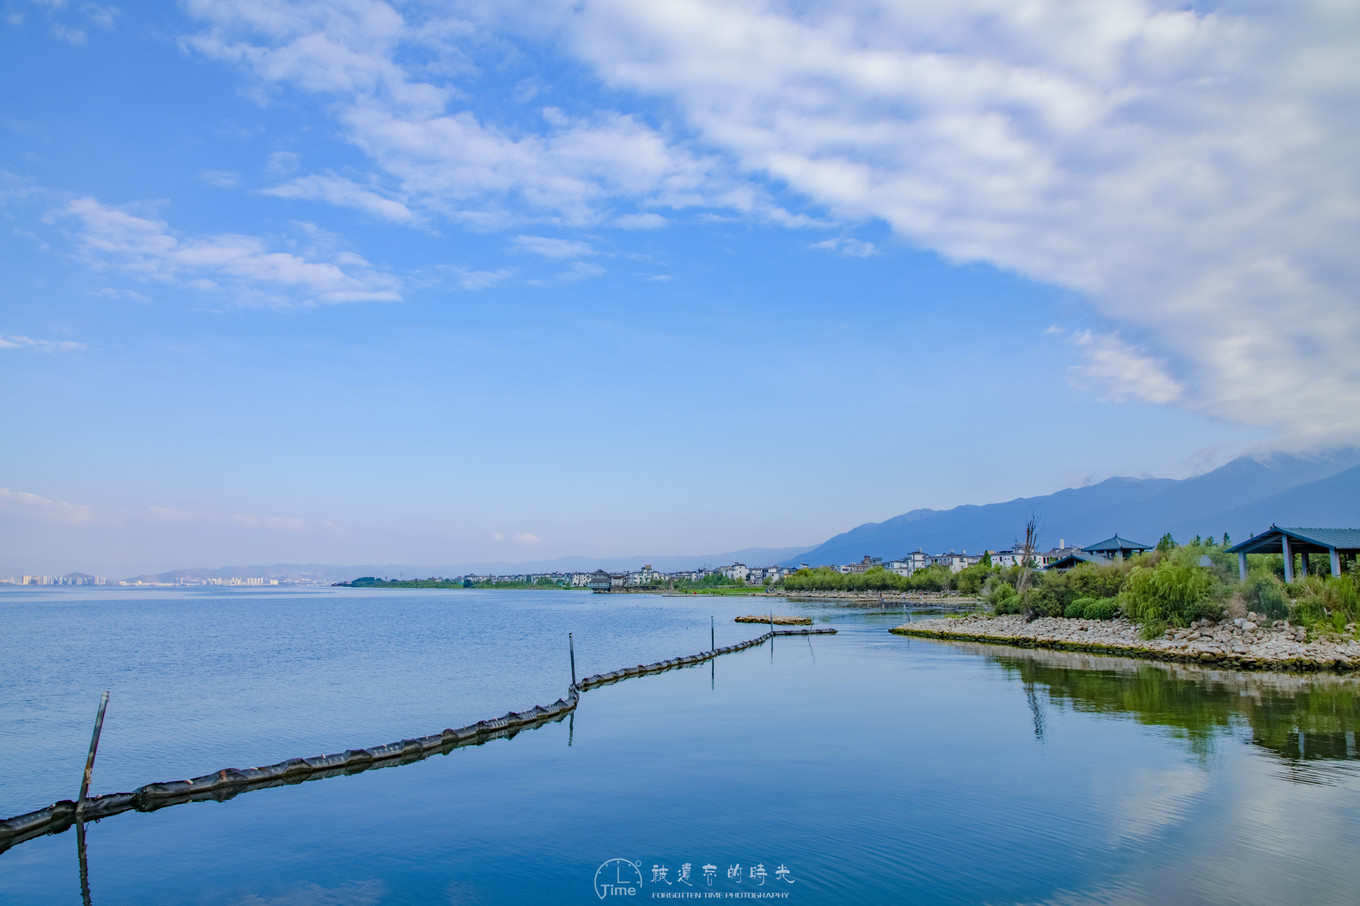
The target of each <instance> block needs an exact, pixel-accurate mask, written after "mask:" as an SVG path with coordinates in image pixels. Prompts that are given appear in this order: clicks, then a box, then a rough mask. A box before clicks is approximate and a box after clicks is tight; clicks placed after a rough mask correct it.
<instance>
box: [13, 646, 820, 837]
mask: <svg viewBox="0 0 1360 906" xmlns="http://www.w3.org/2000/svg"><path fill="white" fill-rule="evenodd" d="M835 632H836V630H835V629H832V628H829V627H828V628H824V629H778V630H771V631H770V632H767V633H765V634H764V635H762V636H759V637H757V638H754V639H750V640H749V641H745V642H738V643H737V644H735V645H728V646H727V647H725V648H714V649H712V650H710V651H705V652H703V653H701V654H692V655H690V656H688V657H678V658H671V659H669V660H665V661H658V662H656V663H654V664H646V665H643V664H639V665H638V666H636V667H625V668H623V669H622V670H614V671H612V672H610V673H599V674H596V675H595V676H588V677H586V678H585V679H583V680H581V681H580V683H576V682H575V679H576V652H575V647H574V646H572V650H571V660H572V665H571V666H572V685H571V686H570V687H569V688H568V689H567V695H566V697H565V698H559V699H558V700H557V701H555V702H553V703H552V704H551V705H548V706H547V707H544V706H542V705H535V706H534V707H533V708H531V709H529V710H527V711H511V712H510V713H508V714H506V715H504V716H503V717H497V718H494V719H492V720H479V721H477V723H475V724H469V725H467V726H465V727H459V728H458V729H456V730H455V729H446V730H444V731H443V732H442V733H436V734H434V735H431V736H421V737H418V738H415V739H403V740H401V741H400V742H392V743H388V744H387V745H383V746H374V747H373V748H368V749H349V750H347V751H344V752H337V753H336V754H333V755H317V756H314V757H312V758H290V759H288V760H287V761H280V762H279V763H278V764H271V765H266V766H264V767H259V768H245V769H238V768H223V769H222V770H220V771H217V772H215V773H212V774H204V775H203V776H202V777H195V778H193V779H192V780H173V781H170V782H168V783H148V784H146V785H145V786H142V787H138V788H137V789H136V790H133V791H132V792H131V793H109V794H106V795H103V796H89V797H86V795H85V791H86V788H85V786H84V785H82V789H81V796H80V802H79V803H77V802H73V801H71V800H70V799H62V800H60V801H58V802H54V803H52V804H51V805H49V806H47V808H42V809H38V810H37V811H35V812H28V813H27V814H23V815H16V816H15V817H13V818H6V819H4V820H0V853H2V852H4V851H5V850H7V849H9V848H10V847H11V846H16V845H17V844H19V843H23V842H24V841H26V840H31V839H33V838H35V837H41V836H44V835H46V834H59V833H62V832H63V831H66V830H68V829H69V828H70V827H71V825H72V824H75V823H76V822H77V821H82V822H83V821H92V820H98V819H100V818H108V817H110V816H112V815H118V814H122V813H123V812H130V811H138V812H152V811H155V810H156V809H161V808H165V807H166V806H170V805H182V804H183V803H186V802H206V801H214V802H225V801H226V800H228V799H231V798H233V797H235V796H239V795H240V794H241V793H245V792H248V791H250V790H260V789H267V788H269V787H277V786H287V785H290V784H295V783H304V782H306V781H309V780H323V779H325V778H327V777H338V776H342V775H346V774H358V773H360V772H361V771H368V770H373V769H375V768H385V767H393V766H396V765H402V764H411V763H412V762H415V761H421V760H423V759H426V758H429V757H430V756H431V755H447V754H448V753H449V752H452V751H453V750H454V749H457V748H461V747H463V746H474V745H482V744H483V743H486V742H490V741H491V740H493V739H509V738H510V737H512V736H514V735H516V734H517V733H519V732H520V731H521V730H530V729H535V728H537V727H541V726H543V725H544V724H547V723H552V722H554V721H559V720H561V719H562V718H564V717H566V716H567V715H568V714H570V713H571V712H572V711H575V710H576V705H577V704H578V703H579V701H580V698H581V693H582V692H584V691H586V690H588V689H594V688H596V687H597V686H607V685H610V684H613V683H617V682H620V681H621V680H625V679H630V678H632V677H635V676H645V675H647V674H650V673H663V672H665V671H667V670H674V669H676V668H678V667H689V666H692V665H694V664H699V663H703V662H704V661H709V660H712V659H713V658H715V657H718V656H720V655H724V654H732V653H733V652H736V651H742V650H744V649H746V648H751V647H754V646H756V645H760V644H763V643H764V642H767V641H769V640H770V639H772V638H774V637H775V636H777V635H834V634H835ZM105 696H106V698H105V699H104V700H103V702H101V705H100V709H99V717H100V718H101V720H100V721H99V722H100V723H101V724H102V722H103V721H102V718H103V715H104V703H106V702H107V693H105ZM97 740H98V732H97V731H96V736H95V742H93V743H92V744H91V749H90V759H89V761H90V762H93V760H94V746H95V745H96V744H97ZM85 778H86V784H88V782H89V767H88V766H87V768H86V775H85Z"/></svg>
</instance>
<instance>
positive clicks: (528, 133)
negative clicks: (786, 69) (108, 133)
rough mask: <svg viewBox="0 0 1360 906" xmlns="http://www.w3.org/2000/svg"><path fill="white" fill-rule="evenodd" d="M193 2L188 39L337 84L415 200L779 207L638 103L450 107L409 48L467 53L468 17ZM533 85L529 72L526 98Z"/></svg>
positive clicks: (357, 137) (492, 223) (446, 211)
mask: <svg viewBox="0 0 1360 906" xmlns="http://www.w3.org/2000/svg"><path fill="white" fill-rule="evenodd" d="M188 8H189V11H190V12H191V14H193V15H195V16H196V17H198V18H199V19H200V20H202V21H204V22H205V23H206V26H207V27H206V30H205V31H203V32H201V33H199V34H197V35H192V36H190V37H188V38H186V39H185V44H186V46H188V47H191V48H193V49H195V50H197V51H198V52H200V53H202V54H204V55H205V56H208V57H211V58H214V59H218V60H222V61H225V62H229V63H231V64H233V65H237V66H240V67H241V68H243V69H244V70H245V71H247V72H248V73H250V74H251V75H252V76H253V77H254V78H256V79H257V80H259V82H260V83H261V84H262V85H263V86H265V87H266V88H271V89H272V88H281V87H295V88H298V89H301V90H303V91H308V92H313V93H316V94H320V95H323V96H326V97H330V98H335V99H336V102H335V104H334V106H333V107H332V108H331V109H332V110H334V111H335V114H336V116H337V117H338V119H339V121H340V123H341V124H342V126H343V128H344V129H345V130H346V132H347V137H348V139H349V141H351V142H352V143H353V144H354V145H356V146H357V147H359V148H360V149H361V150H362V151H363V152H364V153H365V154H367V155H368V157H369V158H370V159H371V160H372V161H373V162H374V164H375V165H376V166H377V168H378V171H379V173H380V174H381V176H382V178H383V179H385V180H386V181H387V182H388V183H389V184H390V190H389V193H388V194H390V195H398V196H400V197H402V198H403V199H404V200H405V203H406V205H407V206H408V207H415V208H417V209H423V210H428V211H429V212H431V213H432V214H437V215H439V216H442V217H446V218H448V219H451V220H456V221H458V222H460V223H463V224H465V225H468V226H472V227H477V228H491V227H501V226H504V225H507V224H512V223H522V222H526V221H533V220H548V221H553V222H559V223H567V224H586V223H595V222H599V221H600V220H601V219H602V218H603V217H604V216H605V214H606V212H607V210H608V208H609V207H610V204H609V203H610V200H611V199H615V198H621V199H626V200H628V201H629V202H630V203H631V204H638V203H639V202H643V203H646V204H648V205H651V206H659V207H671V208H680V207H689V206H716V207H723V208H732V209H735V210H738V211H741V212H749V213H754V214H757V215H767V214H768V215H770V216H778V212H777V210H776V209H775V208H774V206H772V205H770V204H769V202H768V201H767V200H765V198H764V193H763V192H762V191H760V190H758V189H756V188H754V187H752V186H749V185H743V184H742V183H741V182H740V181H738V180H736V179H734V178H732V176H731V175H730V173H729V172H728V167H727V165H726V164H725V163H724V162H722V161H721V160H720V159H719V158H718V157H716V156H712V155H700V154H695V153H693V152H691V151H688V150H686V149H685V148H682V147H680V146H679V145H677V144H676V143H675V142H674V141H673V140H672V139H671V138H670V137H668V136H667V135H666V134H664V133H663V132H661V131H659V130H657V129H655V128H653V127H652V126H650V125H648V124H646V123H645V122H643V121H642V120H640V119H639V118H637V117H634V116H630V115H625V114H622V113H618V112H614V111H600V112H597V113H595V114H593V115H589V116H573V115H569V114H567V113H564V112H563V111H561V110H559V109H556V108H552V107H547V108H544V109H543V110H542V111H541V116H542V125H541V128H540V129H538V130H534V129H529V128H525V127H523V126H518V127H515V128H508V127H505V128H502V127H498V126H496V125H494V124H491V123H488V122H485V121H484V120H483V119H481V118H479V117H478V116H476V115H474V114H473V113H472V112H470V111H468V110H459V109H456V108H454V107H452V106H451V105H452V101H453V100H455V95H454V92H453V91H451V90H450V89H449V88H447V87H444V86H442V85H435V84H432V83H431V82H428V81H422V80H421V78H422V77H423V76H424V75H425V74H427V73H428V70H429V67H423V68H422V69H421V70H420V71H419V72H420V75H416V74H413V73H412V72H411V71H408V68H407V67H405V66H404V65H402V63H400V62H398V61H399V60H400V59H402V58H403V55H404V54H406V52H407V51H408V50H410V49H412V48H415V49H418V50H421V51H423V53H422V54H421V56H422V58H425V57H428V56H429V55H430V52H431V51H433V52H434V53H435V54H436V57H437V58H438V59H439V60H441V61H446V62H447V61H449V60H450V59H453V58H456V57H457V50H456V48H454V47H453V46H452V45H451V44H450V43H449V41H448V40H447V36H448V35H462V34H466V33H467V32H468V27H467V26H466V25H464V24H463V23H461V22H459V21H458V20H450V19H445V20H440V19H438V18H437V17H435V16H430V17H429V18H426V19H423V20H422V21H419V22H416V23H414V24H413V23H411V22H408V21H406V19H405V18H404V17H403V16H402V14H401V13H399V12H397V10H395V9H393V8H392V7H391V6H388V5H387V4H384V3H378V2H362V0H355V2H351V3H348V4H344V5H336V4H329V3H314V2H296V3H278V4H270V5H268V6H264V5H259V4H240V3H228V2H218V0H191V2H189V3H188ZM542 12H544V11H542V10H540V11H539V13H542ZM454 62H456V60H454ZM436 68H438V67H436ZM534 87H535V86H534V85H533V84H532V83H526V84H523V85H521V86H520V88H521V90H519V91H518V92H517V94H518V96H519V97H520V98H521V99H522V101H527V100H528V99H530V98H531V97H532V95H533V94H534V93H535V92H534V90H533V89H534ZM658 216H660V215H658ZM790 216H792V215H790Z"/></svg>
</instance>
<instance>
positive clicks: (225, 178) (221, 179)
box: [198, 170, 241, 189]
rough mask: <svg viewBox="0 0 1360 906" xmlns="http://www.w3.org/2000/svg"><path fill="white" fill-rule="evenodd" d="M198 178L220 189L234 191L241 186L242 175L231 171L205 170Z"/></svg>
mask: <svg viewBox="0 0 1360 906" xmlns="http://www.w3.org/2000/svg"><path fill="white" fill-rule="evenodd" d="M198 178H199V179H201V180H203V181H204V182H206V183H207V184H208V185H210V186H215V187H216V188H219V189H234V188H236V187H237V186H239V185H240V184H241V174H239V173H233V172H232V171H230V170H203V171H202V172H200V173H199V174H198Z"/></svg>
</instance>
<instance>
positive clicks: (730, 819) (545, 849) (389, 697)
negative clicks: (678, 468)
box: [0, 587, 1360, 906]
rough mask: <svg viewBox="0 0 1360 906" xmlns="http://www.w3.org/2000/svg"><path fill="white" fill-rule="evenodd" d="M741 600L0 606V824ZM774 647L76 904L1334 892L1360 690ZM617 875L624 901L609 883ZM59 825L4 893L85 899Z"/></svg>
mask: <svg viewBox="0 0 1360 906" xmlns="http://www.w3.org/2000/svg"><path fill="white" fill-rule="evenodd" d="M770 606H771V604H770V602H769V601H768V600H765V599H740V598H735V599H734V598H716V597H694V596H690V597H661V596H652V595H612V596H607V595H591V594H588V593H578V592H551V591H437V590H412V591H390V590H363V591H361V590H351V589H341V588H334V589H333V588H324V589H289V588H284V589H185V590H179V589H128V588H71V589H63V588H40V589H30V588H18V587H11V588H0V626H3V643H2V645H3V647H0V655H3V657H0V816H9V815H15V814H19V813H22V812H27V811H30V810H33V809H36V808H40V807H42V806H45V805H47V804H49V803H51V802H53V801H54V800H57V799H71V798H74V797H75V795H76V792H77V790H78V788H79V784H80V776H81V773H82V770H83V768H84V761H85V755H86V751H87V749H88V745H89V735H90V730H91V727H92V725H93V721H94V715H95V711H96V709H97V706H98V701H99V693H100V692H101V691H103V690H106V689H107V690H109V692H110V693H111V697H110V704H109V709H108V715H107V718H106V722H105V726H104V732H103V737H102V739H101V742H100V748H99V757H98V760H97V762H96V764H95V768H94V778H93V783H92V786H91V792H92V793H96V794H97V793H109V792H115V791H121V790H131V789H134V788H136V787H138V786H140V785H142V784H144V783H148V782H152V781H166V780H178V779H183V778H187V777H193V776H197V775H201V774H205V773H208V772H210V771H213V770H215V769H218V768H224V767H248V766H253V765H263V764H269V763H273V762H277V761H281V760H283V759H286V758H292V757H301V756H310V755H318V754H323V753H329V752H337V751H343V750H345V749H347V748H354V747H359V746H372V745H379V744H382V743H387V742H391V741H395V740H400V739H403V738H407V737H412V736H420V735H424V734H428V733H436V732H438V731H440V730H442V729H444V728H445V727H457V726H461V725H463V724H467V723H471V722H474V721H477V720H479V719H483V718H491V717H497V716H500V715H501V714H504V713H505V712H506V711H509V710H520V709H523V708H529V707H532V706H533V705H535V704H548V703H551V702H552V701H554V700H555V699H557V698H559V697H561V696H562V695H564V694H565V692H566V690H567V687H568V684H569V682H570V665H569V660H568V649H567V634H568V633H569V632H570V633H571V634H572V636H573V639H574V643H575V652H576V663H577V673H578V676H580V677H585V676H587V675H590V674H593V673H600V672H604V671H608V670H613V669H616V668H618V667H625V666H633V665H636V664H644V663H651V662H653V661H657V660H661V659H664V658H669V657H675V656H680V655H687V654H693V653H697V652H700V651H703V650H705V649H707V648H708V646H709V633H710V617H714V618H715V622H716V636H717V644H718V645H720V646H721V645H726V644H731V643H733V642H736V641H741V640H745V639H748V638H751V637H754V636H758V635H760V634H761V633H762V632H763V631H764V628H763V627H762V626H759V625H747V624H738V623H734V622H733V621H732V620H733V617H734V616H736V615H738V614H742V613H752V612H760V611H762V610H768V608H769V607H770ZM773 606H774V608H775V610H776V612H778V613H786V614H799V615H804V616H809V617H811V618H812V619H813V620H814V621H815V623H816V625H819V626H824V625H829V626H834V627H835V628H836V629H837V630H839V633H838V634H837V635H834V636H813V637H789V638H777V639H774V640H773V641H771V642H767V643H765V644H764V645H761V646H758V647H754V648H751V649H747V650H745V651H742V652H739V653H736V654H732V655H727V656H724V657H721V658H718V659H716V660H715V661H712V662H710V663H707V664H703V665H701V666H697V667H691V668H686V669H679V670H674V671H670V672H667V673H664V674H659V675H654V676H646V677H640V678H636V679H630V680H627V681H624V682H622V683H619V684H616V685H611V686H606V687H602V688H598V689H593V690H591V691H589V692H586V693H583V694H582V697H581V702H580V706H579V707H578V708H577V710H576V711H575V713H574V714H573V715H572V716H571V717H570V718H569V719H566V720H563V721H561V722H557V723H549V724H546V725H544V726H541V727H538V728H536V729H531V730H526V731H524V732H521V733H519V734H517V735H516V736H514V737H513V738H510V739H499V740H493V741H490V742H487V743H486V744H484V745H481V746H473V747H467V748H462V749H458V750H455V751H453V752H451V753H449V754H447V755H435V756H434V757H431V758H429V759H427V760H425V761H421V762H418V763H415V764H411V765H406V766H401V767H394V768H388V769H382V770H374V771H368V772H365V773H360V774H355V775H352V776H345V777H337V778H332V779H326V780H319V781H316V782H309V783H304V784H299V785H296V786H287V787H280V788H275V789H267V790H260V791H256V792H250V793H246V794H243V795H241V796H239V797H237V798H235V799H232V800H230V801H227V802H221V803H218V802H206V803H193V804H188V805H179V806H174V807H170V808H165V809H162V810H159V811H155V812H150V813H138V812H130V813H126V814H122V815H117V816H114V817H111V818H108V819H105V820H104V821H101V822H99V823H96V824H90V825H88V826H87V828H86V843H87V847H86V852H87V859H86V883H87V885H88V896H89V900H90V902H92V903H98V904H110V903H185V902H192V903H201V904H251V906H261V904H304V903H306V904H333V903H334V904H339V903H356V904H368V903H372V904H379V903H382V904H387V903H582V904H585V903H600V902H615V901H619V902H622V901H640V900H649V901H650V900H659V899H668V900H669V899H764V900H775V901H782V902H787V903H797V904H824V903H1089V902H1098V903H1233V904H1237V903H1262V904H1265V903H1270V904H1278V903H1338V904H1340V903H1346V904H1350V903H1354V902H1356V899H1357V895H1356V890H1357V889H1360V859H1357V858H1356V854H1357V853H1360V821H1357V820H1356V819H1357V816H1360V751H1358V750H1357V740H1356V733H1357V730H1358V729H1360V696H1358V694H1357V693H1360V681H1358V680H1357V679H1355V678H1340V677H1334V676H1305V677H1299V676H1289V675H1283V674H1269V673H1260V674H1251V673H1236V672H1232V671H1223V670H1209V669H1201V668H1197V667H1193V666H1180V665H1163V664H1155V663H1151V662H1146V661H1132V660H1126V659H1119V658H1111V657H1100V656H1094V655H1080V654H1071V653H1057V652H1034V651H1025V650H1020V649H1009V648H1003V647H995V646H982V645H969V644H962V643H947V642H935V641H927V640H920V639H909V638H903V637H898V636H893V635H890V634H889V633H888V631H887V630H888V629H889V628H890V627H891V626H895V625H898V624H900V623H901V622H903V620H904V616H903V614H902V612H901V611H900V610H899V611H895V612H892V611H889V612H879V611H877V610H873V609H869V610H863V609H855V608H847V607H842V606H833V605H828V604H825V603H808V602H796V601H794V602H783V601H776V602H775V603H774V605H773ZM628 891H632V892H631V893H628ZM81 901H82V877H81V862H80V860H79V859H78V852H77V839H76V834H75V833H74V831H68V832H67V833H64V834H59V835H52V836H48V837H42V838H38V839H35V840H31V841H28V842H25V843H22V844H19V845H17V846H15V847H13V848H12V849H10V850H8V851H6V852H4V853H0V902H4V903H79V902H81Z"/></svg>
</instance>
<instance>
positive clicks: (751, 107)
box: [0, 0, 1360, 576]
mask: <svg viewBox="0 0 1360 906" xmlns="http://www.w3.org/2000/svg"><path fill="white" fill-rule="evenodd" d="M1182 7H1184V8H1182ZM0 10H2V12H0V16H2V17H3V22H0V42H3V43H0V74H3V75H2V77H3V83H4V85H5V86H6V90H5V93H4V106H3V109H0V229H3V230H4V236H5V239H4V242H3V243H0V381H3V384H2V385H0V386H2V387H3V395H2V396H0V405H2V406H3V409H2V410H0V412H3V418H4V422H5V425H6V430H5V431H4V437H5V440H4V443H3V444H0V527H3V531H4V534H5V536H6V538H7V540H6V543H5V544H4V545H3V549H2V550H0V576H2V575H8V574H11V573H22V572H66V571H68V570H72V569H80V570H87V571H99V572H103V573H107V574H110V575H121V574H128V573H131V572H138V571H143V570H160V569H168V568H173V567H181V566H195V565H203V566H215V565H222V564H229V563H245V562H280V561H285V562H327V563H379V562H406V563H428V564H442V563H458V562H469V561H474V560H511V561H515V560H537V559H544V558H548V557H556V556H562V555H572V554H579V555H585V556H606V555H609V556H613V555H627V554H632V553H637V554H638V555H647V554H660V553H707V552H719V551H723V550H732V549H736V548H742V547H747V546H753V545H760V546H770V547H778V546H792V545H797V544H813V543H817V542H819V541H821V540H824V539H825V538H826V537H828V536H829V535H831V534H833V533H835V532H838V531H842V530H844V529H846V528H848V527H850V526H853V525H855V524H858V523H861V522H864V521H869V520H879V519H883V518H886V517H889V516H892V515H895V514H897V513H901V512H904V511H906V510H909V509H912V508H915V507H921V506H926V507H948V506H953V505H957V504H961V503H985V502H991V501H996V500H1004V499H1010V498H1012V497H1016V496H1022V495H1031V494H1041V493H1047V492H1051V491H1054V490H1057V489H1060V488H1063V487H1067V486H1071V485H1074V484H1081V483H1084V482H1089V481H1094V480H1099V479H1102V478H1105V477H1109V476H1111V475H1148V474H1150V475H1158V476H1167V477H1183V476H1186V475H1189V474H1193V473H1196V472H1200V471H1204V470H1206V469H1208V468H1212V467H1213V466H1216V465H1219V464H1221V463H1223V462H1225V461H1227V460H1228V459H1231V458H1233V457H1234V456H1237V455H1240V454H1241V453H1243V452H1256V451H1263V450H1271V449H1285V450H1290V451H1293V452H1299V451H1302V452H1307V451H1309V450H1316V449H1321V448H1325V447H1329V446H1336V445H1340V444H1353V443H1356V442H1357V441H1360V406H1357V405H1356V401H1357V400H1360V392H1358V391H1360V354H1358V353H1360V303H1357V300H1356V296H1355V286H1356V285H1360V281H1358V280H1357V279H1356V278H1357V277H1360V274H1357V270H1360V264H1358V263H1357V261H1358V260H1360V258H1357V256H1356V255H1355V253H1354V250H1355V248H1357V247H1360V243H1358V242H1357V240H1358V239H1360V236H1358V235H1357V233H1360V229H1357V225H1358V224H1360V190H1358V189H1360V186H1357V182H1358V181H1360V180H1358V178H1357V175H1358V170H1360V168H1357V166H1356V163H1355V161H1356V160H1360V142H1357V130H1360V117H1357V116H1356V115H1355V113H1356V110H1357V98H1358V97H1360V92H1357V87H1360V86H1358V85H1357V82H1360V70H1358V69H1357V67H1356V66H1355V65H1354V59H1355V56H1356V53H1357V50H1360V47H1358V46H1357V45H1358V44H1360V42H1358V41H1357V36H1358V35H1360V14H1357V12H1356V11H1355V9H1354V8H1352V7H1351V6H1350V5H1349V4H1334V3H1321V2H1319V3H1308V2H1304V3H1289V4H1278V5H1276V4H1269V3H1242V4H1224V5H1220V6H1207V5H1200V4H1195V5H1191V6H1186V5H1184V4H1159V3H1151V2H1129V0H1102V2H1090V3H1084V2H1071V3H1048V2H1043V0H1037V2H1034V3H1029V4H1024V5H1017V4H1013V3H997V2H985V0H963V2H951V3H948V4H929V3H920V4H895V3H885V2H873V0H853V2H842V3H837V4H834V5H828V6H822V5H817V4H806V3H796V2H782V3H781V2H759V0H745V2H725V3H720V2H713V0H656V2H652V3H646V4H638V3H625V2H586V3H582V4H577V3H565V2H547V0H545V2H538V3H522V2H517V0H507V2H498V3H479V2H471V3H464V4H459V3H452V4H445V3H440V4H426V3H405V4H388V3H379V2H361V0H351V2H337V3H310V2H299V3H281V2H280V3H248V2H222V3H217V2H207V0H191V2H184V3H180V4H178V5H171V4H130V3H129V4H120V5H118V6H112V5H101V4H97V3H82V2H74V0H70V2H37V0H33V2H29V0H7V2H5V3H4V4H3V6H2V7H0ZM1008 531H1009V530H1008ZM1003 534H1005V533H1003ZM1007 537H1009V535H1007ZM1005 540H1006V538H1000V539H999V540H998V543H1002V542H1004V541H1005Z"/></svg>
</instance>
